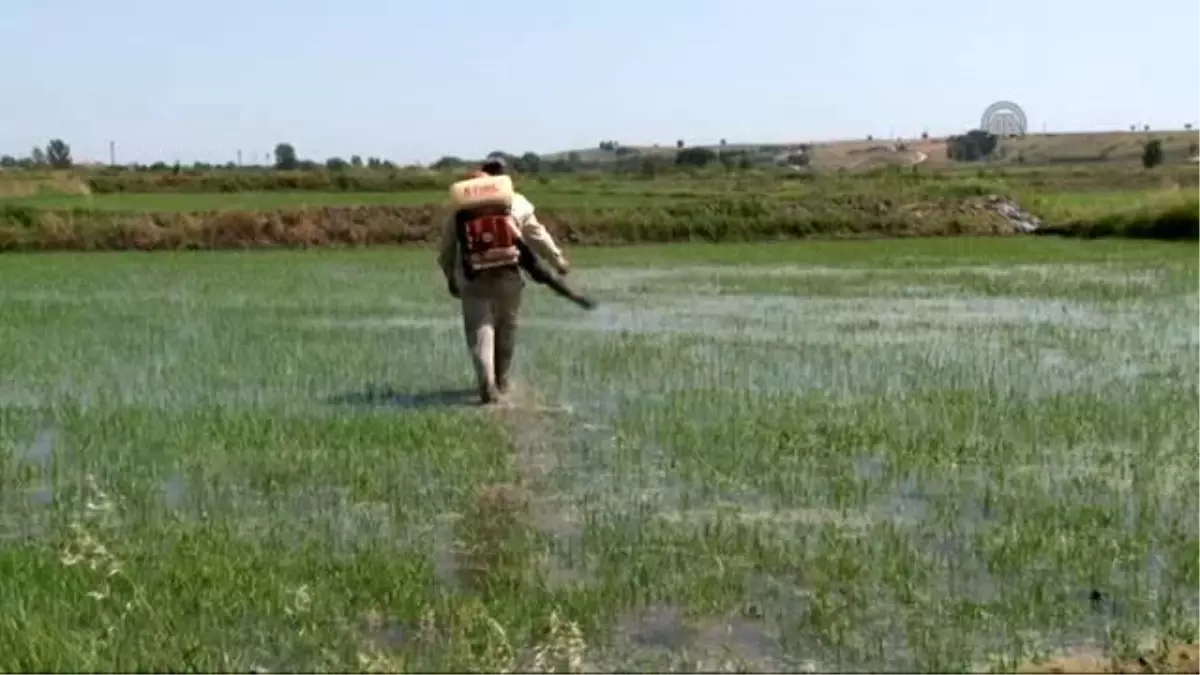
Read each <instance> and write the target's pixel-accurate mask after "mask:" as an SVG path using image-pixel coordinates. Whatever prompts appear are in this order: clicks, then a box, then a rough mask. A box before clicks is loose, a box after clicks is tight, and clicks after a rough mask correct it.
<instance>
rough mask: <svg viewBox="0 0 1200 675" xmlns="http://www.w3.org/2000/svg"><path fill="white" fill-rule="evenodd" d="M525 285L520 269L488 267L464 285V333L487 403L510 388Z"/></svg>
mask: <svg viewBox="0 0 1200 675" xmlns="http://www.w3.org/2000/svg"><path fill="white" fill-rule="evenodd" d="M524 288H525V280H524V279H523V278H522V277H521V272H520V270H518V269H499V270H484V271H482V272H480V273H479V275H478V276H477V277H475V279H473V280H472V281H469V282H467V283H466V285H465V286H464V287H463V288H462V291H461V295H462V314H463V332H464V333H465V335H466V338H467V348H468V349H469V350H470V351H471V361H472V364H473V365H474V367H475V380H476V383H477V384H478V386H479V395H480V398H481V399H482V400H483V402H485V403H488V402H491V401H494V400H496V399H497V398H498V396H499V395H500V394H503V393H505V392H506V391H507V390H508V387H509V384H510V382H509V376H510V373H511V368H512V363H513V355H514V353H515V351H516V348H517V315H518V314H519V313H520V310H521V291H522V290H524Z"/></svg>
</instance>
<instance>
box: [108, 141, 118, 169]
mask: <svg viewBox="0 0 1200 675" xmlns="http://www.w3.org/2000/svg"><path fill="white" fill-rule="evenodd" d="M108 164H109V166H116V165H117V142H116V141H109V142H108Z"/></svg>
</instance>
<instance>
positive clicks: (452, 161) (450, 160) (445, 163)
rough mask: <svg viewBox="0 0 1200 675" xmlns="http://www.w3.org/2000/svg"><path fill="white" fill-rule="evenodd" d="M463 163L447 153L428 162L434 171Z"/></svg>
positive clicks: (447, 169)
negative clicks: (434, 160)
mask: <svg viewBox="0 0 1200 675" xmlns="http://www.w3.org/2000/svg"><path fill="white" fill-rule="evenodd" d="M359 161H360V162H361V161H362V160H361V159H360V160H359ZM464 165H466V162H464V161H463V160H462V159H461V158H459V157H453V156H449V155H447V156H445V157H441V158H439V159H438V161H436V162H434V163H433V164H430V165H429V168H431V169H433V170H435V171H451V170H454V169H457V168H459V167H462V166H464Z"/></svg>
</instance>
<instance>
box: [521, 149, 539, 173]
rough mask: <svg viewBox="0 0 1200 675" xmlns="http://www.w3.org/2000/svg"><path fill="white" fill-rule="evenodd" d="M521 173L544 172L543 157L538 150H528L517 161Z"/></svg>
mask: <svg viewBox="0 0 1200 675" xmlns="http://www.w3.org/2000/svg"><path fill="white" fill-rule="evenodd" d="M515 164H516V169H517V171H518V172H519V173H529V174H537V173H541V172H542V157H541V155H539V154H537V153H536V152H527V153H525V154H523V155H521V156H520V157H519V158H517V161H516V162H515Z"/></svg>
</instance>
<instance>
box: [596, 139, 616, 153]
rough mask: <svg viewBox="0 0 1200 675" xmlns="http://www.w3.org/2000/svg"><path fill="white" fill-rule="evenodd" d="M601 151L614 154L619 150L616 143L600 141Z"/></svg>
mask: <svg viewBox="0 0 1200 675" xmlns="http://www.w3.org/2000/svg"><path fill="white" fill-rule="evenodd" d="M600 149H601V150H603V151H605V152H613V151H614V150H616V149H617V142H616V141H600Z"/></svg>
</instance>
